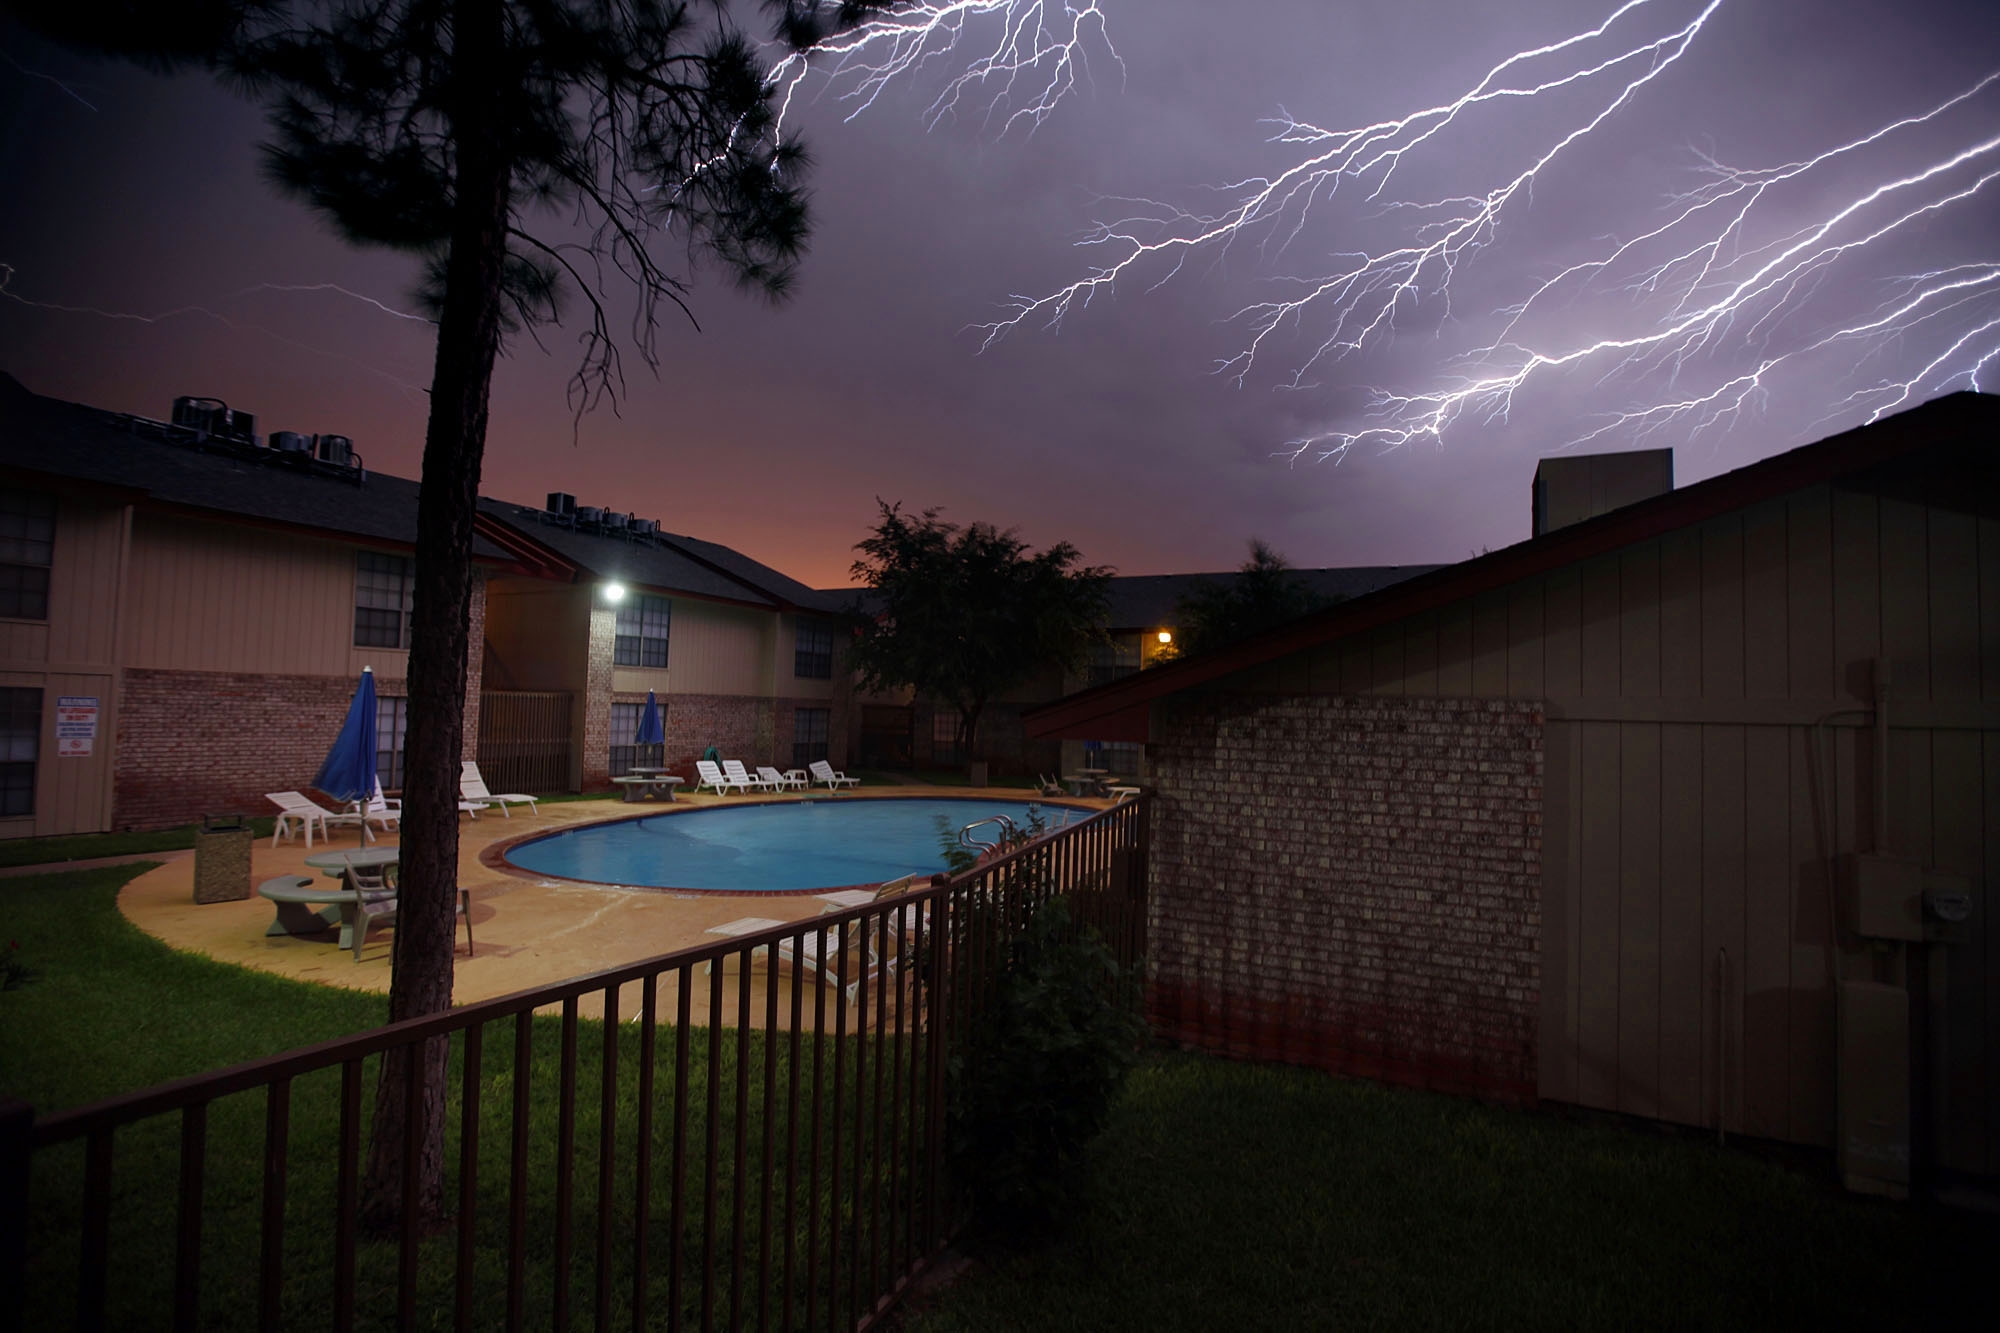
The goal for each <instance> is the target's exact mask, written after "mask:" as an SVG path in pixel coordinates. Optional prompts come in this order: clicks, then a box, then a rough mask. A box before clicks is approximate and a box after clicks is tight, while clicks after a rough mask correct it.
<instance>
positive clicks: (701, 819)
mask: <svg viewBox="0 0 2000 1333" xmlns="http://www.w3.org/2000/svg"><path fill="white" fill-rule="evenodd" d="M1031 809H1038V810H1040V812H1041V814H1042V817H1043V820H1044V821H1045V822H1046V824H1047V825H1048V826H1049V827H1050V828H1058V827H1061V826H1062V825H1063V824H1064V823H1065V822H1068V823H1075V822H1076V821H1078V820H1080V819H1083V818H1085V817H1086V816H1088V815H1089V814H1090V813H1091V811H1089V810H1085V809H1079V808H1075V807H1069V806H1060V805H1052V804H1049V803H1046V802H1036V803H1034V804H1032V805H1031V804H1030V803H1029V802H1026V801H981V800H970V801H966V800H928V799H912V800H903V799H890V800H871V799H867V798H862V797H853V796H841V797H836V798H832V799H828V800H818V801H786V802H779V803H774V804H770V805H740V806H711V807H709V808H707V809H703V810H686V811H682V812H680V813H678V814H668V815H653V816H650V817H648V818H645V819H626V820H620V821H619V822H617V823H615V824H599V825H596V826H595V827H592V828H580V829H568V830H566V831H564V832H561V833H554V834H550V835H549V836H548V837H546V838H537V839H535V840H534V841H533V842H526V843H522V844H521V845H520V846H518V847H515V848H513V849H512V850H510V851H509V852H508V853H507V859H508V860H509V861H510V862H512V863H513V864H514V865H516V866H519V867H520V868H521V869H523V870H528V871H533V872H534V873H536V874H541V875H560V876H562V877H564V878H566V879H585V880H596V881H598V882H600V883H607V884H641V885H648V886H651V887H653V888H662V889H710V890H720V891H724V892H731V893H770V892H777V891H784V890H797V889H835V888H847V887H850V886H852V885H857V884H879V883H881V882H883V881H884V880H891V879H896V878H898V877H899V876H902V875H908V874H911V873H913V872H920V873H925V874H929V873H932V872H935V871H940V870H943V869H944V868H945V866H944V852H943V850H942V849H941V848H940V847H939V846H938V830H937V820H938V818H939V817H940V816H942V817H943V818H944V819H945V821H946V822H947V824H948V825H949V827H950V828H951V830H952V832H953V834H954V835H955V834H956V833H957V831H958V830H959V829H960V828H962V827H963V826H965V825H966V824H969V823H971V822H972V821H973V820H975V819H984V818H986V817H987V816H989V815H996V814H1001V815H1006V816H1007V817H1008V818H1010V819H1012V820H1013V821H1014V822H1015V823H1016V824H1017V825H1020V826H1021V827H1023V828H1025V827H1026V826H1027V821H1028V814H1029V811H1030V810H1031ZM992 834H993V830H992V829H991V828H987V829H982V830H980V831H979V836H981V837H991V836H992Z"/></svg>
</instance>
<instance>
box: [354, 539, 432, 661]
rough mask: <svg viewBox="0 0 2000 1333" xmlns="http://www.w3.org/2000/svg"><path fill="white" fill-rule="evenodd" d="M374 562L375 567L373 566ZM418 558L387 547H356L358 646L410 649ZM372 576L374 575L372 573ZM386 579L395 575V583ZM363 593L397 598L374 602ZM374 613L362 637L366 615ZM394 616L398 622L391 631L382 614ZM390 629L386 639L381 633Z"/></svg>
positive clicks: (355, 591) (356, 640) (356, 624)
mask: <svg viewBox="0 0 2000 1333" xmlns="http://www.w3.org/2000/svg"><path fill="white" fill-rule="evenodd" d="M371 562H372V567H371ZM416 572H417V571H416V562H415V561H414V560H412V559H411V558H410V557H409V556H406V555H394V554H392V553H390V552H388V551H356V552H355V553H354V633H353V639H354V646H355V647H356V648H388V649H391V650H393V651H407V650H408V649H409V646H410V634H411V628H412V625H413V622H414V620H415V609H414V606H415V599H416ZM371 576H372V577H371ZM385 579H394V580H395V585H394V586H393V587H392V586H390V585H389V584H387V583H385V582H384V581H383V580H385ZM364 595H366V596H369V597H373V598H374V599H376V600H377V601H378V602H379V601H381V600H386V599H388V598H390V597H393V598H395V600H396V603H397V604H396V605H395V606H394V607H389V606H382V605H373V604H369V603H368V602H365V601H364V600H363V599H364ZM364 616H367V617H371V618H372V619H370V620H369V621H368V622H367V623H368V634H369V636H370V637H365V638H364V637H363V632H362V625H363V617H364ZM383 616H393V617H394V618H395V624H394V628H393V632H392V633H391V632H390V630H389V627H388V626H387V625H385V624H384V623H383V621H382V620H381V619H380V617H383ZM385 633H387V634H389V637H388V638H387V639H385V638H383V637H382V636H383V635H384V634H385Z"/></svg>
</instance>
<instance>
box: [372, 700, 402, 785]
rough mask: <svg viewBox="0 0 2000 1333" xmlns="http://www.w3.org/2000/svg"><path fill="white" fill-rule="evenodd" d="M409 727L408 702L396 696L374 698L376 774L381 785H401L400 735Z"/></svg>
mask: <svg viewBox="0 0 2000 1333" xmlns="http://www.w3.org/2000/svg"><path fill="white" fill-rule="evenodd" d="M409 728H410V701H409V700H408V699H404V698H399V697H397V696H395V695H386V696H383V697H381V698H378V699H376V700H375V776H377V777H379V778H381V779H382V785H383V786H384V787H396V788H399V789H400V788H401V787H402V785H403V737H404V733H405V732H407V731H408V730H409Z"/></svg>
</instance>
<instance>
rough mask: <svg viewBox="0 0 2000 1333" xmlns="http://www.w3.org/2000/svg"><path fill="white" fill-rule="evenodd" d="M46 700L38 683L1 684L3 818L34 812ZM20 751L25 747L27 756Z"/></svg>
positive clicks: (0, 804)
mask: <svg viewBox="0 0 2000 1333" xmlns="http://www.w3.org/2000/svg"><path fill="white" fill-rule="evenodd" d="M31 696H32V698H31ZM47 702H48V700H47V696H46V693H45V691H44V690H43V689H42V687H41V686H39V685H0V819H25V818H31V817H32V816H33V815H34V813H35V788H36V785H37V784H38V782H39V781H40V778H41V762H42V708H43V705H44V704H46V703H47ZM17 751H25V752H26V753H25V757H23V756H22V755H20V754H19V753H17Z"/></svg>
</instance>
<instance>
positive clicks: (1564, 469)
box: [1534, 449, 1674, 537]
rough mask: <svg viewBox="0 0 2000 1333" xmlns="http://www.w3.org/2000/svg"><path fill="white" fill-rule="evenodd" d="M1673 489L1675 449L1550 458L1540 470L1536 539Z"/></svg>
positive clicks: (1536, 503) (1537, 487)
mask: <svg viewBox="0 0 2000 1333" xmlns="http://www.w3.org/2000/svg"><path fill="white" fill-rule="evenodd" d="M1673 488H1674V451H1673V450H1671V449H1633V450H1627V451H1626V452H1624V453H1617V454H1566V455H1564V456H1562V457H1560V458H1544V459H1543V460H1542V461H1541V462H1540V463H1538V464H1537V465H1536V466H1535V492H1534V503H1535V526H1534V535H1535V536H1537V537H1539V536H1541V535H1542V534H1543V533H1545V532H1554V531H1555V530H1556V529H1557V528H1566V527H1568V526H1569V525H1570V524H1572V523H1581V522H1583V521H1584V520H1585V519H1587V518H1596V517H1597V516H1598V515H1599V514H1608V513H1610V512H1611V511H1612V510H1614V509H1623V508H1624V507H1625V506H1626V505H1629V504H1637V503H1638V502H1639V501H1641V500H1650V499H1651V498H1653V497H1654V496H1656V495H1665V494H1666V493H1667V492H1668V491H1671V490H1672V489H1673Z"/></svg>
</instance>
